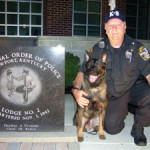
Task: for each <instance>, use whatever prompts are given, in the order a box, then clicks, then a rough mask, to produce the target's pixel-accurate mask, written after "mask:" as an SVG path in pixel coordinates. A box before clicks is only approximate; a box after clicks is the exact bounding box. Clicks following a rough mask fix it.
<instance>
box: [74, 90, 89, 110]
mask: <svg viewBox="0 0 150 150" xmlns="http://www.w3.org/2000/svg"><path fill="white" fill-rule="evenodd" d="M72 93H73V95H74V97H75V99H76V102H77V103H78V105H79V106H80V107H81V108H84V107H85V106H88V104H89V100H88V99H86V98H84V97H83V95H84V96H88V94H87V93H86V92H84V91H83V90H78V89H75V90H73V92H72Z"/></svg>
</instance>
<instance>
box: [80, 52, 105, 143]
mask: <svg viewBox="0 0 150 150" xmlns="http://www.w3.org/2000/svg"><path fill="white" fill-rule="evenodd" d="M106 63H107V54H106V53H104V54H102V56H101V58H99V59H93V58H90V54H89V52H87V51H86V54H85V69H84V81H83V84H82V89H83V90H84V91H85V92H86V93H87V94H88V96H84V95H83V96H84V97H85V98H87V99H88V100H89V105H88V106H86V107H84V108H81V107H78V110H77V111H78V113H77V127H78V141H80V142H82V141H83V140H84V138H83V130H84V126H85V124H86V123H87V122H89V121H90V120H91V119H93V118H96V117H98V118H99V127H98V128H99V138H100V139H106V138H105V135H104V118H105V112H106V107H107V105H108V97H107V92H106ZM97 130H98V129H97Z"/></svg>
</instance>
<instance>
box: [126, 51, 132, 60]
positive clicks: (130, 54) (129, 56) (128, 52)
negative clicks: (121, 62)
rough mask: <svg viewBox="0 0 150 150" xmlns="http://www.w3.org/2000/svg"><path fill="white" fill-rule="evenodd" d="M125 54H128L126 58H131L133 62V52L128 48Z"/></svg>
mask: <svg viewBox="0 0 150 150" xmlns="http://www.w3.org/2000/svg"><path fill="white" fill-rule="evenodd" d="M125 55H126V58H127V59H129V62H131V60H132V52H131V51H129V50H126V53H125Z"/></svg>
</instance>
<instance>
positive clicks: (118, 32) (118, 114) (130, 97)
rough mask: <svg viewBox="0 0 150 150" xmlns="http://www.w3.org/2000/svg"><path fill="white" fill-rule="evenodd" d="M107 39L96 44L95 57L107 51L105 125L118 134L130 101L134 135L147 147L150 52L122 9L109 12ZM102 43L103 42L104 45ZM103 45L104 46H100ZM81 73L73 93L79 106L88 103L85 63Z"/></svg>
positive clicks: (138, 142)
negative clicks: (128, 24)
mask: <svg viewBox="0 0 150 150" xmlns="http://www.w3.org/2000/svg"><path fill="white" fill-rule="evenodd" d="M105 30H106V34H107V38H105V39H103V40H102V41H100V43H97V44H96V45H94V47H93V48H92V49H91V56H92V57H97V56H98V57H100V54H101V53H102V51H106V52H107V54H108V63H107V70H106V71H107V81H106V82H107V92H108V96H109V104H108V107H107V111H106V116H105V122H104V128H105V131H106V132H108V133H109V134H117V133H119V132H120V131H121V130H122V129H123V128H124V126H125V124H124V120H125V118H126V116H127V114H128V104H132V105H134V106H136V109H135V114H134V124H133V127H132V130H131V135H132V136H133V137H134V142H135V144H137V145H138V146H145V145H146V144H147V139H146V137H145V135H144V127H147V126H150V59H149V58H150V55H149V52H148V50H147V49H146V48H145V47H144V46H143V45H142V44H141V43H140V42H138V41H136V40H134V39H132V38H131V37H129V36H128V35H127V34H126V21H125V17H124V15H123V14H122V12H120V11H119V10H113V11H110V12H109V13H108V14H107V15H106V18H105ZM101 43H103V44H101ZM101 45H103V46H101ZM82 66H83V67H82V68H81V71H80V72H79V73H78V75H77V77H76V79H75V83H74V87H73V90H72V93H73V95H74V97H75V99H76V102H77V103H78V105H79V106H80V107H82V108H83V107H84V106H87V105H88V103H89V100H88V99H85V98H84V97H82V95H87V93H85V92H84V91H82V90H80V88H81V86H82V81H83V80H84V78H83V70H84V63H83V65H82Z"/></svg>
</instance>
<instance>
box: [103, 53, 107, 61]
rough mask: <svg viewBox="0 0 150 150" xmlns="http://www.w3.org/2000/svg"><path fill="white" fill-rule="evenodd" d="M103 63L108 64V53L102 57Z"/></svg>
mask: <svg viewBox="0 0 150 150" xmlns="http://www.w3.org/2000/svg"><path fill="white" fill-rule="evenodd" d="M102 62H103V63H107V53H104V54H103V55H102Z"/></svg>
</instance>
